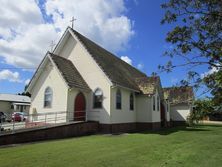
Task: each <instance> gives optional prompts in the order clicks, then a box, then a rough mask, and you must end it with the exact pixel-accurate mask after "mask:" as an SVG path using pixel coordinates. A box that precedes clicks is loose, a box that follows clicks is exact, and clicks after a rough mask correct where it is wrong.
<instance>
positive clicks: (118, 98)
mask: <svg viewBox="0 0 222 167" xmlns="http://www.w3.org/2000/svg"><path fill="white" fill-rule="evenodd" d="M121 108H122V95H121V91H120V90H119V89H118V90H117V92H116V109H120V110H121Z"/></svg>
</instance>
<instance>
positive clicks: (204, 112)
mask: <svg viewBox="0 0 222 167" xmlns="http://www.w3.org/2000/svg"><path fill="white" fill-rule="evenodd" d="M213 112H214V104H213V102H212V100H211V99H203V100H196V101H195V102H194V108H193V110H192V111H191V113H190V115H189V116H188V118H187V122H188V124H189V125H190V126H192V125H194V124H195V123H198V122H199V121H200V120H203V118H204V117H206V116H209V114H211V113H213Z"/></svg>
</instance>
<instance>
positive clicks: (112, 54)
mask: <svg viewBox="0 0 222 167" xmlns="http://www.w3.org/2000/svg"><path fill="white" fill-rule="evenodd" d="M69 28H70V29H71V30H72V31H73V32H74V33H75V34H79V35H81V36H82V37H84V38H87V37H85V36H84V35H82V34H81V33H79V32H78V31H76V30H74V29H73V28H71V27H69ZM77 37H78V36H77ZM78 39H79V37H78ZM79 40H80V41H81V39H79ZM87 40H89V41H90V42H92V43H94V44H95V45H97V47H99V48H100V49H103V50H105V51H106V52H108V53H109V54H110V55H111V56H113V57H114V58H116V59H118V60H119V61H121V62H122V63H124V64H125V65H127V66H129V67H131V68H134V70H136V71H138V72H140V73H142V74H144V75H146V74H145V73H144V72H142V71H140V70H139V69H137V68H136V67H134V66H132V65H130V64H128V63H127V62H125V61H123V60H122V59H120V58H119V57H118V56H116V55H115V54H114V53H112V52H111V51H108V50H107V49H105V48H104V47H102V46H100V45H99V44H98V43H96V42H94V41H92V40H91V39H89V38H87Z"/></svg>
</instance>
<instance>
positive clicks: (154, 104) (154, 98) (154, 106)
mask: <svg viewBox="0 0 222 167" xmlns="http://www.w3.org/2000/svg"><path fill="white" fill-rule="evenodd" d="M153 111H156V96H155V95H153Z"/></svg>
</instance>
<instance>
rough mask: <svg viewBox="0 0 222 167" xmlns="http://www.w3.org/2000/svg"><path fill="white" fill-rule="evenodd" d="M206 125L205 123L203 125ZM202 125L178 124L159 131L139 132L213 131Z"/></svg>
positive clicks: (164, 133) (162, 133) (165, 133)
mask: <svg viewBox="0 0 222 167" xmlns="http://www.w3.org/2000/svg"><path fill="white" fill-rule="evenodd" d="M203 126H205V125H203ZM203 126H202V125H201V126H200V127H199V125H198V126H194V127H188V126H177V127H172V128H166V129H160V130H157V131H144V132H139V133H141V134H159V135H169V134H172V133H175V132H179V131H186V132H194V133H196V132H204V131H211V130H209V129H203V128H204V127H203Z"/></svg>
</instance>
